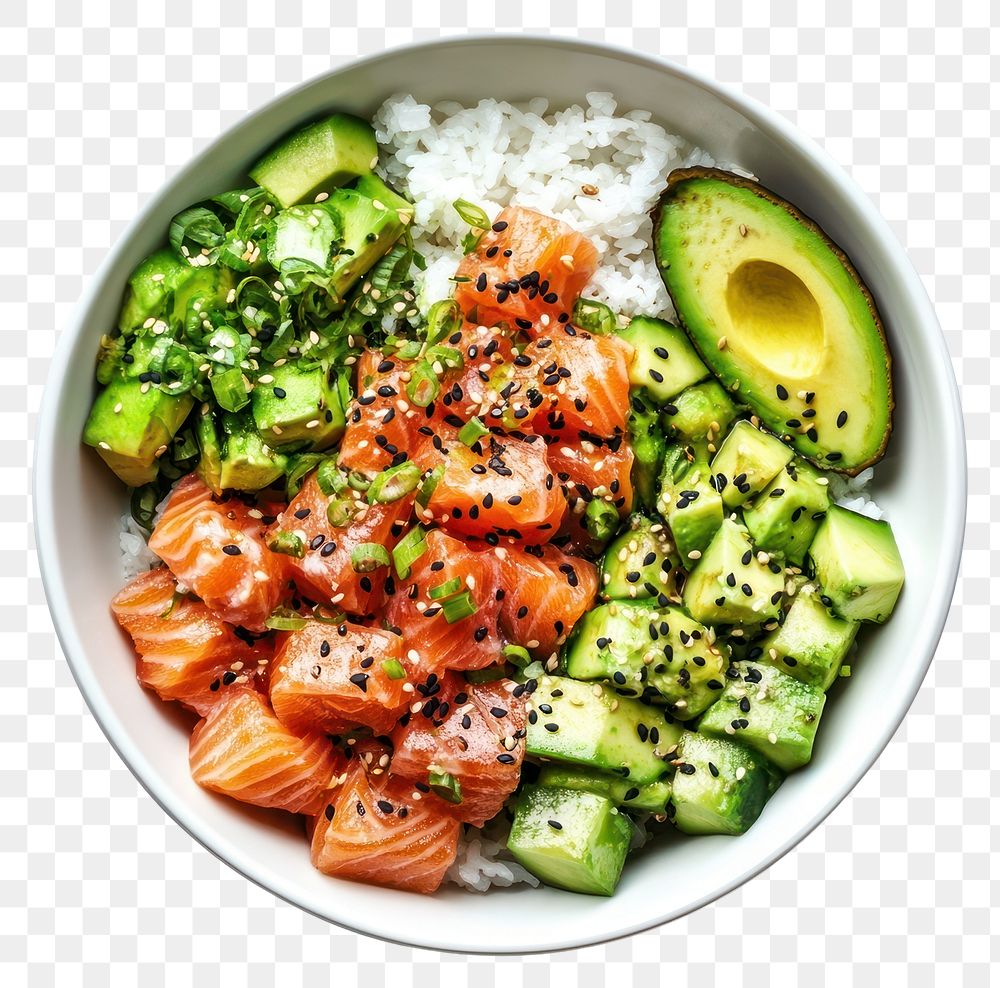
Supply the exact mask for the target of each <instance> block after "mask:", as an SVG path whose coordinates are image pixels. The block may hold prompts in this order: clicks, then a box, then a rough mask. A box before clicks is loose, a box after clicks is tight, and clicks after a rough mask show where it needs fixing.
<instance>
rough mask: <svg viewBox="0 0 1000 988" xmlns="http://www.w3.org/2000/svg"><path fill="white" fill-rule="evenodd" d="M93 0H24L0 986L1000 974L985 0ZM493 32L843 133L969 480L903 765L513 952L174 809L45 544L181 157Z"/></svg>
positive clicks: (10, 282) (4, 545)
mask: <svg viewBox="0 0 1000 988" xmlns="http://www.w3.org/2000/svg"><path fill="white" fill-rule="evenodd" d="M77 6H78V5H77V4H74V3H71V2H68V0H67V2H60V3H58V4H55V3H54V2H53V0H33V2H31V3H29V4H26V3H21V2H18V0H6V2H4V3H2V4H0V252H2V260H0V285H2V290H0V334H2V336H0V340H2V342H0V697H2V699H3V703H2V704H0V711H2V712H0V984H2V985H4V986H8V985H9V986H19V985H22V984H30V985H32V986H39V988H41V986H47V985H55V984H56V983H57V982H58V983H59V984H61V985H73V984H78V983H80V982H81V979H82V980H83V981H84V983H86V984H88V985H89V984H93V985H106V984H124V985H141V986H142V988H155V986H159V985H170V986H188V985H191V986H203V985H204V986H213V988H214V986H218V985H221V984H224V985H227V986H228V985H234V986H236V985H241V984H247V985H252V986H257V985H260V986H272V985H275V984H279V985H281V986H283V988H284V986H286V985H288V986H291V985H295V984H298V983H307V984H311V985H312V984H315V985H319V984H326V983H332V984H336V985H338V986H345V988H346V986H354V985H363V986H365V988H380V986H382V985H393V986H396V988H408V986H411V985H414V986H431V985H437V984H447V985H449V986H455V988H460V986H464V985H475V986H477V988H490V986H493V985H497V984H501V985H504V986H505V988H507V986H510V988H518V986H522V985H523V986H541V985H548V984H555V985H560V986H562V985H566V986H567V988H570V986H576V985H579V986H597V985H602V984H605V983H607V984H615V985H625V984H636V985H640V984H641V985H655V984H658V983H664V984H666V983H680V984H684V983H688V982H689V983H691V984H695V985H698V986H699V988H711V986H713V985H728V986H737V985H741V984H746V985H770V984H777V985H781V984H799V985H809V986H810V988H819V986H822V985H827V984H829V985H834V984H836V985H845V984H847V985H849V984H857V985H879V984H881V985H888V986H897V985H899V986H904V985H905V986H923V985H936V984H951V985H966V986H986V985H988V984H989V983H990V982H991V967H990V965H991V963H993V964H995V963H996V961H997V958H998V951H997V940H996V937H997V932H996V929H995V927H996V923H995V919H996V915H997V913H996V911H995V909H996V903H997V893H996V889H997V885H996V879H997V875H996V865H997V860H998V856H997V851H996V835H997V825H996V824H995V822H994V814H995V813H1000V799H998V784H997V783H998V772H997V769H996V768H995V767H994V765H993V759H994V758H1000V744H998V743H997V741H996V740H994V739H993V737H994V736H995V735H996V734H997V723H998V719H997V715H996V713H995V712H994V709H993V706H992V704H993V702H995V701H996V698H997V684H998V683H1000V673H998V671H997V670H998V669H1000V667H997V666H993V665H991V661H990V637H991V631H993V629H994V628H995V627H997V624H998V618H1000V613H998V607H997V606H995V605H992V601H991V576H992V575H993V574H994V572H996V571H997V569H998V564H1000V542H998V540H997V536H998V534H1000V523H998V522H996V521H994V518H995V516H996V512H995V511H994V510H993V508H994V505H995V503H996V496H994V495H993V494H992V481H993V480H994V479H997V480H998V481H1000V439H998V440H993V439H992V426H993V425H994V424H998V425H1000V411H998V410H996V409H997V408H998V406H997V402H996V401H994V397H995V396H996V393H997V388H996V387H994V386H993V385H992V384H991V378H992V371H993V369H994V368H996V369H997V371H998V374H1000V346H998V344H997V343H994V341H993V339H992V337H991V334H990V318H991V316H992V315H996V314H998V313H997V310H996V307H995V306H994V305H993V304H992V297H993V296H994V294H995V293H996V287H997V284H998V277H997V275H995V274H994V273H993V270H992V268H993V265H994V264H995V263H997V262H998V261H1000V221H998V219H997V218H996V216H995V215H994V212H995V211H994V207H993V193H994V191H995V190H996V189H998V188H1000V182H998V178H1000V176H998V171H997V167H998V166H997V165H996V164H994V163H993V162H994V160H995V159H996V157H997V156H996V151H997V140H996V138H995V137H994V136H993V135H994V133H995V132H996V131H997V129H998V128H997V123H998V118H997V110H996V109H995V108H994V101H995V97H996V94H997V85H996V83H994V82H993V81H992V80H994V79H996V78H1000V72H998V69H1000V65H998V56H997V54H995V53H994V51H995V47H996V41H997V39H998V32H997V28H996V27H995V26H994V23H993V22H994V21H996V20H997V17H996V16H995V14H994V13H993V12H992V11H991V5H990V3H989V2H987V0H980V2H964V3H960V2H957V0H951V2H948V0H945V2H939V3H936V4H935V3H929V2H913V3H904V2H895V3H878V2H873V0H864V2H853V3H852V2H849V0H839V2H831V3H825V2H818V0H816V2H809V3H801V4H796V3H794V2H791V0H789V2H780V0H775V2H771V3H762V2H748V3H745V4H741V3H738V2H722V0H719V2H711V0H695V2H689V3H684V2H678V3H663V4H659V3H653V2H646V0H632V2H630V0H608V2H596V0H592V2H581V3H572V2H569V0H551V2H546V0H528V2H522V0H503V2H499V3H493V2H489V0H478V2H475V3H470V4H465V3H461V2H458V0H419V2H415V3H412V4H411V3H404V2H392V0H362V2H354V0H333V2H331V3H319V2H310V3H303V2H301V0H283V2H280V3H277V4H274V5H272V4H271V3H264V2H248V3H243V2H227V3H222V4H219V3H214V2H209V0H199V2H197V3H193V2H191V0H168V2H163V0H143V2H142V3H140V4H138V5H136V4H134V3H132V2H124V0H121V2H110V3H109V2H106V0H96V2H94V0H88V2H87V4H86V5H83V4H80V5H79V7H81V8H82V7H84V6H85V11H86V12H85V13H83V12H81V10H80V9H74V8H77ZM137 8H138V9H137ZM496 28H499V29H504V30H520V29H525V30H529V31H539V32H548V31H553V32H557V33H565V34H577V35H580V36H583V37H586V38H603V39H606V40H609V41H613V42H617V43H619V44H624V45H628V46H633V47H635V48H638V49H641V50H645V51H654V52H660V53H662V54H664V55H666V56H669V57H671V58H674V59H676V60H678V61H681V62H684V63H686V64H688V65H691V66H693V67H695V68H697V69H700V70H702V71H704V72H707V73H710V74H712V75H714V76H716V77H717V78H719V79H721V80H722V81H724V82H727V83H730V84H733V85H736V86H740V87H742V88H743V89H744V90H745V91H746V92H748V93H749V94H750V95H752V96H755V97H757V98H758V99H761V100H764V101H765V102H767V103H769V104H770V105H771V106H773V107H775V108H776V109H777V110H779V111H780V112H781V113H783V114H785V115H786V116H787V117H788V118H789V119H791V120H793V121H794V122H796V123H797V124H798V125H799V126H800V127H801V128H802V129H803V130H804V131H805V132H806V133H808V134H810V135H812V136H813V137H815V138H816V139H817V140H819V141H821V142H822V143H823V144H824V145H825V146H826V148H827V149H828V150H829V151H830V152H831V154H832V155H833V156H834V157H835V158H836V159H838V160H839V161H840V162H841V163H842V164H843V165H844V166H845V167H847V168H848V169H849V170H850V172H851V173H852V174H853V176H854V177H855V179H856V180H857V181H858V183H859V184H860V185H861V187H862V188H863V189H864V190H865V191H866V192H868V193H869V194H870V195H871V197H872V198H873V200H874V201H875V203H876V204H877V205H878V207H879V209H880V210H881V212H882V213H883V215H884V216H885V217H886V218H887V219H888V220H889V222H890V223H891V224H892V227H893V229H894V231H895V233H896V235H897V236H898V237H899V238H900V240H901V241H903V243H905V244H906V246H907V247H908V249H909V251H910V256H911V257H912V259H913V262H914V264H915V265H916V267H917V269H918V270H919V272H920V274H921V276H922V277H923V280H924V283H925V285H926V286H927V289H928V291H929V293H930V295H931V297H932V299H933V300H934V301H935V303H936V305H937V311H938V314H939V317H940V319H941V323H942V325H943V326H944V330H945V335H946V337H947V340H948V345H949V347H950V350H951V354H952V358H953V361H954V366H955V371H956V374H957V376H958V379H959V382H960V383H961V385H962V390H963V399H964V406H965V413H966V425H967V430H968V446H969V460H970V464H971V468H970V485H971V496H970V502H969V524H968V532H967V540H966V543H967V549H966V553H965V560H964V566H963V573H962V577H961V580H960V583H959V587H958V592H957V594H956V597H955V601H954V604H953V605H952V608H951V614H950V618H949V622H948V627H947V631H946V632H945V635H944V638H943V640H942V643H941V647H940V649H939V651H938V655H937V658H936V660H935V663H934V665H933V666H932V669H931V672H930V674H929V675H928V678H927V681H926V682H925V684H924V687H923V689H922V691H921V693H920V695H919V697H918V698H917V700H916V702H915V704H914V707H913V709H912V711H911V713H910V715H909V717H908V718H907V720H906V722H905V724H904V725H903V727H902V728H901V729H900V731H899V733H898V734H897V735H896V738H895V739H894V741H893V742H892V743H891V744H890V745H889V747H888V748H887V750H886V751H885V753H884V755H883V756H882V758H881V759H880V761H879V763H878V765H877V766H876V768H875V769H873V770H872V771H871V772H870V773H869V774H868V775H867V777H866V778H865V779H864V781H863V782H862V783H861V784H860V785H859V786H858V788H857V789H856V791H855V792H854V793H853V795H852V796H850V797H849V798H848V799H847V800H846V801H845V802H844V803H843V804H842V805H841V806H840V808H839V809H838V810H836V811H835V812H834V813H833V815H832V816H831V817H830V818H829V820H828V821H827V822H826V824H824V825H823V826H821V827H820V828H819V829H818V830H817V831H816V832H815V833H813V834H812V835H811V836H810V837H809V838H807V839H806V840H805V841H804V842H803V843H802V844H801V845H800V846H799V847H798V848H797V849H796V850H795V851H793V852H792V853H791V854H789V855H788V856H787V857H785V858H784V859H783V860H782V861H780V862H778V863H777V864H776V865H775V866H774V867H772V868H771V869H770V870H769V871H767V872H765V873H764V874H763V875H761V876H760V877H759V878H757V879H756V880H754V881H752V882H751V883H750V884H749V885H747V886H745V887H744V888H743V889H741V890H739V891H737V892H735V893H733V894H731V895H729V896H727V897H726V898H724V899H722V900H721V901H719V902H718V903H716V904H714V905H711V906H709V907H707V908H705V909H702V910H701V911H700V912H698V913H696V914H694V915H692V916H690V917H688V918H686V919H684V920H681V921H678V922H676V923H673V924H671V925H669V926H666V927H663V928H661V929H659V930H655V931H653V932H650V933H646V934H643V935H640V936H636V937H633V938H630V939H627V940H623V941H620V942H617V943H613V944H609V945H607V946H604V947H594V948H589V949H586V950H578V951H573V952H568V953H562V954H557V955H552V956H537V957H530V958H524V959H520V958H504V959H498V960H496V961H493V960H491V959H488V958H469V957H462V956H458V955H444V954H438V953H434V952H430V951H421V950H410V949H407V948H402V947H394V946H387V945H385V944H382V943H380V942H378V941H375V940H371V939H367V938H364V937H359V936H356V935H354V934H350V933H346V932H343V931H340V930H337V929H335V928H331V927H328V926H327V925H325V924H324V923H322V922H321V921H319V920H316V919H313V918H311V917H309V916H306V915H303V914H302V913H300V912H299V911H298V910H297V909H295V908H294V907H292V906H289V905H286V904H284V903H282V902H279V901H276V900H275V899H274V898H273V897H272V896H271V895H269V894H268V893H266V892H263V891H261V890H260V889H258V888H256V887H254V886H252V885H250V884H248V883H247V882H246V881H244V880H243V879H242V878H240V877H239V876H237V875H236V874H235V873H233V872H231V871H229V870H228V869H227V868H226V867H225V866H223V865H221V864H220V863H218V862H217V861H216V860H215V859H214V858H213V857H212V856H211V855H210V854H209V853H208V852H206V851H204V850H202V849H201V848H200V847H198V846H196V845H195V844H194V843H193V842H192V841H191V839H190V838H188V837H187V835H186V834H184V833H183V832H182V831H181V830H180V829H179V828H178V827H177V826H176V825H174V824H173V823H172V822H171V821H170V820H169V819H167V818H166V817H165V815H164V814H163V812H162V811H161V810H160V809H159V808H158V807H157V806H156V804H155V803H153V802H152V800H151V799H150V798H149V797H148V796H146V794H145V793H144V792H143V791H142V789H141V788H140V787H139V785H138V784H137V783H136V782H135V781H134V780H133V779H132V777H131V775H130V774H129V772H128V771H127V770H126V769H125V768H124V767H123V765H122V764H121V763H120V762H119V760H118V758H117V756H116V755H115V754H114V753H113V751H112V750H111V748H110V746H109V745H108V744H107V743H106V741H105V740H104V737H103V735H102V734H101V732H100V730H99V728H98V727H97V725H96V723H95V722H94V720H93V718H92V717H91V716H90V714H89V712H88V711H87V709H86V707H85V705H84V703H83V701H82V699H81V697H80V695H79V693H78V692H77V689H76V687H75V685H74V683H73V681H72V678H71V676H70V673H69V670H68V668H67V666H66V664H65V662H64V661H63V659H62V658H61V656H60V654H59V650H58V646H57V644H56V641H55V637H54V635H53V633H52V629H51V625H50V621H49V617H48V613H47V610H46V606H45V600H44V596H43V593H42V586H41V582H40V580H39V578H38V567H37V562H36V559H35V557H34V552H33V539H32V532H31V520H30V500H29V486H30V477H29V469H30V462H31V456H32V442H31V436H32V432H33V429H34V423H35V417H36V412H37V408H38V403H39V399H40V395H41V391H42V388H43V386H44V384H45V378H46V370H47V366H48V361H49V358H50V355H51V353H52V349H53V347H54V345H55V342H56V339H57V337H58V331H59V327H60V326H61V325H62V324H63V323H64V322H65V320H66V318H67V316H68V314H69V312H70V311H71V309H72V307H73V305H74V303H75V301H76V299H77V298H78V296H79V294H80V292H81V290H82V288H83V286H84V285H85V283H86V281H87V278H88V277H89V276H90V274H91V273H92V272H93V270H94V269H95V267H96V266H97V264H98V263H99V261H100V260H101V258H102V256H103V255H104V253H105V252H106V251H107V249H108V247H109V245H110V244H111V243H112V242H113V241H114V240H115V238H116V237H117V236H118V235H119V234H120V232H121V230H122V229H123V227H124V225H125V224H126V223H127V222H128V221H129V220H130V219H131V217H132V216H133V215H134V213H135V211H136V209H137V208H138V207H139V206H140V205H141V204H142V203H143V202H144V201H145V200H146V198H147V197H148V196H150V195H151V194H152V193H153V191H154V190H155V189H157V187H158V186H159V185H160V184H161V183H162V182H163V181H164V179H165V178H167V177H168V176H169V175H171V174H172V173H173V172H174V171H175V170H176V169H177V168H179V167H180V166H181V165H182V164H184V163H185V162H186V161H187V159H188V158H189V157H190V156H191V155H192V154H193V153H194V152H195V151H197V150H198V149H199V148H201V147H202V146H203V145H204V144H205V143H206V142H207V141H209V140H211V139H212V138H213V137H214V136H215V135H216V134H217V133H218V132H219V131H220V130H221V129H222V128H224V127H225V126H227V125H228V124H230V123H232V122H233V121H234V120H236V119H238V118H239V117H240V116H241V115H242V114H243V113H245V112H246V111H247V110H248V109H251V108H253V107H256V106H258V105H260V104H261V103H262V102H264V101H265V100H267V99H269V98H270V97H271V96H272V95H274V94H275V93H277V92H280V91H281V90H283V89H286V88H287V87H289V86H291V85H294V84H295V83H297V82H299V81H300V80H301V79H303V78H305V77H308V76H311V75H314V74H316V73H319V72H321V71H323V70H325V69H326V68H328V67H329V66H331V65H332V64H338V63H340V62H342V61H344V60H345V59H349V58H351V57H353V56H355V55H357V54H360V53H367V52H373V51H378V50H381V49H382V48H384V47H387V46H392V45H398V44H402V43H405V42H408V41H410V40H413V39H421V38H427V37H431V36H435V35H438V34H442V33H445V34H451V33H461V32H464V31H467V30H491V29H496ZM926 467H927V469H928V470H933V469H935V464H934V463H933V462H928V463H927V464H926ZM470 905H471V903H470ZM992 980H993V982H994V983H996V982H997V981H998V980H1000V979H998V978H997V977H994V978H993V979H992Z"/></svg>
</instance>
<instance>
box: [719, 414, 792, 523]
mask: <svg viewBox="0 0 1000 988" xmlns="http://www.w3.org/2000/svg"><path fill="white" fill-rule="evenodd" d="M794 455H795V454H794V453H793V452H792V451H791V450H790V449H789V448H788V447H787V446H786V445H785V444H784V443H782V442H781V440H779V439H775V438H774V436H769V435H768V434H767V433H766V432H761V430H760V429H757V428H755V427H754V426H752V425H751V424H750V423H749V422H747V421H746V420H745V419H741V420H740V421H739V422H737V423H736V425H734V426H733V427H732V429H731V430H730V431H729V434H728V435H727V436H726V438H725V439H724V440H723V443H722V445H721V446H720V447H719V451H718V453H716V454H715V456H714V457H713V458H712V473H713V474H714V475H715V479H716V487H718V488H719V490H720V491H721V493H722V503H723V504H724V505H725V506H726V507H727V508H729V509H732V508H739V507H741V506H742V505H743V504H744V503H745V502H746V501H748V500H749V499H750V498H752V497H753V496H754V495H755V494H759V493H760V492H761V491H762V490H763V489H764V488H765V487H766V486H767V485H768V484H769V483H770V482H771V481H772V480H773V479H774V477H775V475H776V474H777V473H778V471H779V470H781V469H782V467H784V466H785V464H786V463H788V461H789V460H791V458H792V457H793V456H794Z"/></svg>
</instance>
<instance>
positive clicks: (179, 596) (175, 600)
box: [160, 590, 187, 621]
mask: <svg viewBox="0 0 1000 988" xmlns="http://www.w3.org/2000/svg"><path fill="white" fill-rule="evenodd" d="M186 596H187V594H186V593H181V592H180V591H179V590H175V591H174V592H173V595H172V596H171V598H170V603H169V604H167V606H166V609H165V610H164V611H162V612H161V614H160V620H161V621H166V619H167V618H168V617H170V615H171V614H173V613H174V608H175V607H176V606H177V605H178V604H179V603H180V602H181V601H182V600H183V599H184V598H185V597H186Z"/></svg>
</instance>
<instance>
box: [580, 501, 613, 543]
mask: <svg viewBox="0 0 1000 988" xmlns="http://www.w3.org/2000/svg"><path fill="white" fill-rule="evenodd" d="M583 527H584V528H586V529H587V531H588V532H590V534H591V535H592V536H593V537H594V538H595V539H598V540H599V541H601V542H604V541H606V540H607V539H610V538H611V536H612V535H614V534H615V531H616V529H617V528H618V510H617V509H616V508H615V506H614V505H613V504H608V502H607V501H604V500H602V499H601V498H599V497H595V498H594V500H593V501H591V502H590V503H589V504H588V505H587V510H586V511H585V512H584V515H583Z"/></svg>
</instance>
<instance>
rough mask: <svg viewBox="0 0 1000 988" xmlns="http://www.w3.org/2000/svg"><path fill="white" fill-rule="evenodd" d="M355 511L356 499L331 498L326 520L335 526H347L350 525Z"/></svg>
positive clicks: (327, 507)
mask: <svg viewBox="0 0 1000 988" xmlns="http://www.w3.org/2000/svg"><path fill="white" fill-rule="evenodd" d="M355 513H356V512H355V504H354V501H353V500H348V499H347V498H343V497H335V498H333V499H331V501H330V503H329V504H328V505H327V506H326V520H327V521H328V522H329V523H330V524H331V525H333V527H334V528H345V527H346V526H348V525H350V523H351V521H352V520H353V519H354V515H355Z"/></svg>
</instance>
